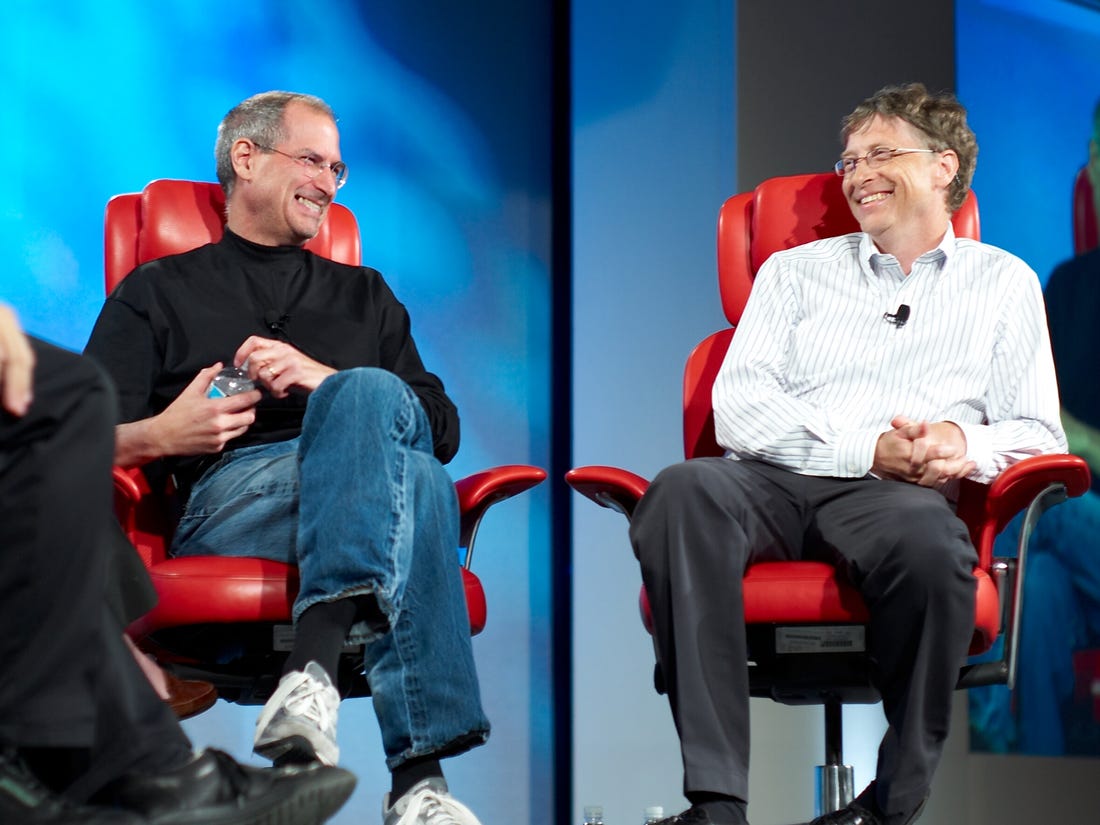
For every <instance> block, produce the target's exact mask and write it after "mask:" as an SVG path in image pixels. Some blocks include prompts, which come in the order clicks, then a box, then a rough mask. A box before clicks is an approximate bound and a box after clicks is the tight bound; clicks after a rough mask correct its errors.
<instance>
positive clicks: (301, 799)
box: [148, 768, 356, 825]
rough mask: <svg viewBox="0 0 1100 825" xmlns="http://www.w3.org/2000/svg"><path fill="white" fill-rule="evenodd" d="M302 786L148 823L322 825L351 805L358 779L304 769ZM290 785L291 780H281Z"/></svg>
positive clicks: (333, 771) (327, 770) (336, 771)
mask: <svg viewBox="0 0 1100 825" xmlns="http://www.w3.org/2000/svg"><path fill="white" fill-rule="evenodd" d="M297 778H298V779H300V780H301V781H300V782H297V783H295V785H294V786H293V787H286V788H283V790H284V793H283V794H282V795H276V794H275V793H268V794H267V795H266V796H264V797H259V798H256V799H251V800H248V801H247V802H245V803H244V804H243V805H239V804H238V803H236V802H234V803H232V804H229V805H219V806H216V807H209V808H195V809H191V810H188V811H173V812H171V813H170V814H167V815H165V816H161V817H154V818H151V819H149V820H148V823H149V825H320V824H321V823H322V822H325V821H326V820H327V819H328V818H329V817H331V816H332V815H333V814H334V813H336V812H337V811H338V810H340V808H341V807H342V806H343V804H344V803H345V802H347V801H348V797H350V796H351V794H352V791H354V790H355V784H356V780H355V775H354V774H353V773H351V772H350V771H346V770H344V769H343V768H323V769H321V768H303V769H302V770H301V773H300V774H298V775H297ZM281 781H282V782H284V783H289V781H290V780H289V778H283V779H282V780H281Z"/></svg>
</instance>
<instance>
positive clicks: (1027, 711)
mask: <svg viewBox="0 0 1100 825" xmlns="http://www.w3.org/2000/svg"><path fill="white" fill-rule="evenodd" d="M956 9H957V31H958V64H957V65H958V92H959V97H960V98H961V99H962V100H963V101H964V102H965V103H966V105H967V106H968V108H969V110H970V121H971V124H972V125H973V127H974V130H975V132H977V135H978V142H979V146H980V151H979V155H978V171H977V173H976V175H975V178H974V189H975V191H976V192H977V193H978V200H979V203H980V204H981V213H982V239H983V240H985V241H988V242H989V243H993V244H996V245H997V246H1001V247H1004V248H1005V249H1008V250H1010V251H1012V252H1014V253H1016V254H1017V255H1019V256H1020V257H1021V258H1023V259H1024V260H1025V261H1027V262H1028V263H1029V264H1030V265H1031V266H1032V267H1033V268H1034V269H1035V271H1036V272H1037V273H1038V275H1039V277H1040V279H1042V281H1043V282H1044V283H1046V281H1047V279H1048V278H1049V277H1050V273H1051V270H1052V269H1053V268H1054V267H1055V266H1056V265H1057V264H1058V263H1059V262H1061V261H1064V260H1066V259H1067V258H1070V257H1072V255H1073V241H1072V224H1071V220H1070V215H1071V211H1070V209H1071V191H1072V185H1073V179H1074V176H1075V175H1076V174H1077V170H1078V169H1080V168H1081V167H1082V166H1083V165H1084V164H1085V161H1086V160H1087V159H1088V140H1089V137H1090V135H1091V134H1092V128H1093V124H1092V113H1093V108H1094V107H1095V106H1096V104H1097V102H1098V101H1100V3H1096V2H1094V1H1093V0H1072V1H1071V0H1042V2H1034V0H958V2H957V6H956ZM1063 334H1064V333H1063ZM1084 334H1085V333H1084V332H1082V335H1084ZM1088 340H1091V339H1088ZM1093 355H1094V356H1095V353H1093ZM1090 418H1095V413H1093V414H1092V415H1091V416H1090ZM1070 446H1071V449H1072V448H1073V444H1072V443H1071V445H1070ZM1098 469H1100V468H1095V467H1094V468H1093V472H1094V474H1095V473H1096V472H1097V470H1098ZM1096 495H1097V493H1095V492H1090V493H1086V494H1085V497H1084V498H1082V499H1078V500H1073V501H1070V502H1068V503H1066V504H1063V505H1061V506H1060V507H1058V508H1056V509H1055V510H1053V511H1050V512H1048V513H1047V514H1046V515H1045V516H1044V517H1043V519H1042V520H1041V521H1040V524H1039V528H1038V530H1037V531H1036V534H1035V540H1034V541H1033V542H1032V545H1031V553H1032V555H1030V556H1029V563H1028V565H1027V573H1028V581H1029V586H1028V588H1027V590H1026V593H1027V595H1028V598H1027V599H1025V601H1024V605H1023V610H1024V619H1023V623H1022V624H1023V628H1022V631H1023V632H1022V634H1021V640H1020V641H1021V660H1020V682H1019V684H1018V686H1017V690H1016V691H1015V693H1012V694H1010V693H1009V691H1008V690H1007V689H1005V688H1003V687H994V688H984V689H981V690H975V691H971V692H970V734H971V747H972V749H974V750H977V751H986V752H996V753H1023V754H1031V755H1043V756H1054V755H1059V754H1071V755H1075V756H1100V702H1097V699H1096V695H1095V690H1096V686H1098V685H1100V675H1097V674H1096V673H1095V672H1094V668H1095V664H1093V663H1095V662H1097V661H1100V602H1098V601H1097V598H1098V594H1097V592H1096V583H1095V576H1093V577H1092V578H1093V580H1092V581H1090V579H1089V578H1088V577H1087V576H1082V575H1079V573H1078V572H1077V571H1082V570H1083V571H1094V570H1095V563H1094V562H1088V561H1086V560H1087V559H1090V558H1091V559H1095V558H1096V554H1097V552H1098V550H1100V537H1098V536H1097V533H1096V530H1095V519H1096V516H1095V515H1093V514H1094V513H1095V512H1098V511H1100V505H1097V504H1096V501H1097V499H1096V498H1095V496H1096ZM1015 538H1016V532H1015V530H1014V529H1013V528H1010V529H1009V530H1007V531H1006V532H1005V534H1003V535H1002V536H1001V537H1000V538H999V539H998V541H997V545H996V550H995V552H996V554H997V555H1006V556H1007V555H1014V554H1015ZM1052 611H1053V612H1052ZM998 650H999V648H998Z"/></svg>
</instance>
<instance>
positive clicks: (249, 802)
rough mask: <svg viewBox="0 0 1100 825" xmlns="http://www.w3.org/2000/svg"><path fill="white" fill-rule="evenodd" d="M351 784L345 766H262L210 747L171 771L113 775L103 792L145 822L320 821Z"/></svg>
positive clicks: (297, 824) (240, 824) (298, 824)
mask: <svg viewBox="0 0 1100 825" xmlns="http://www.w3.org/2000/svg"><path fill="white" fill-rule="evenodd" d="M354 789H355V776H354V775H353V774H352V773H351V772H350V771H346V770H344V769H343V768H335V767H327V766H323V765H317V764H314V765H309V766H294V767H287V768H266V769H260V768H253V767H249V766H247V765H241V764H239V763H238V762H236V761H235V760H234V759H233V758H232V757H231V756H229V755H228V754H226V753H223V752H221V751H219V750H214V749H209V750H206V751H203V752H202V753H201V754H199V755H198V756H196V757H195V758H193V759H192V760H191V761H190V762H188V763H187V764H186V765H184V766H183V767H181V768H177V769H175V770H174V771H170V772H168V773H165V774H158V775H153V776H137V775H135V776H127V777H124V778H122V779H120V780H117V781H115V782H113V783H112V784H111V785H110V786H108V788H107V789H105V791H104V793H103V794H101V797H102V798H106V799H107V800H109V801H110V802H112V803H113V804H115V805H117V806H119V807H121V808H126V809H128V810H131V811H134V812H136V813H138V814H140V815H141V816H142V817H144V818H145V820H146V821H147V822H148V823H149V825H183V823H187V825H319V823H321V822H324V821H325V820H326V819H328V818H329V817H330V816H332V815H333V814H334V813H336V811H338V810H339V809H340V806H341V805H343V804H344V802H346V801H347V798H348V797H349V796H351V792H352V791H353V790H354Z"/></svg>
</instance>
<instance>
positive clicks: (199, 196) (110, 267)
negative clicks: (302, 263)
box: [103, 179, 362, 293]
mask: <svg viewBox="0 0 1100 825" xmlns="http://www.w3.org/2000/svg"><path fill="white" fill-rule="evenodd" d="M224 229H225V193H224V192H222V188H221V186H219V185H218V184H216V183H206V182H200V181H188V180H167V179H166V180H155V181H152V182H151V183H149V184H148V185H147V186H146V187H145V188H144V189H143V190H142V191H141V192H135V193H129V194H125V195H116V196H115V197H113V198H111V200H110V201H108V202H107V212H106V215H105V218H104V248H103V253H104V280H105V286H106V289H107V292H108V293H110V292H111V290H113V289H114V288H115V287H116V286H117V285H118V283H119V281H121V280H122V279H123V278H125V277H126V276H127V275H128V274H129V273H130V271H131V270H132V269H133V268H134V267H135V266H137V265H138V264H143V263H145V262H147V261H152V260H155V259H157V258H163V257H164V256H165V255H174V254H176V253H179V252H187V251H188V250H191V249H195V248H196V247H199V246H202V245H203V244H206V243H211V242H213V241H217V240H218V239H220V238H221V236H222V232H223V231H224ZM306 249H310V250H312V251H313V252H315V253H317V254H318V255H321V256H323V257H325V258H330V259H331V260H334V261H339V262H340V263H346V264H353V265H358V264H359V263H360V262H361V260H362V250H361V245H360V240H359V225H358V223H357V222H356V220H355V216H354V215H353V214H352V213H351V211H350V210H349V209H348V208H347V207H345V206H343V205H342V204H338V203H334V204H332V205H330V206H329V211H328V217H327V218H326V219H325V222H324V224H323V225H322V226H321V231H320V232H319V233H317V237H315V238H313V239H312V240H310V241H309V243H307V244H306Z"/></svg>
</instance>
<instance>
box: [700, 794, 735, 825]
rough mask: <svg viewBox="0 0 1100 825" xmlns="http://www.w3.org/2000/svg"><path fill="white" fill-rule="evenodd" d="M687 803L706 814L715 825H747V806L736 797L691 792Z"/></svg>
mask: <svg viewBox="0 0 1100 825" xmlns="http://www.w3.org/2000/svg"><path fill="white" fill-rule="evenodd" d="M687 798H688V802H690V803H691V804H692V805H693V806H695V807H697V808H702V809H703V810H704V811H706V812H707V816H709V817H710V821H711V822H713V823H715V825H748V821H749V817H748V804H747V803H746V802H745V800H743V799H738V798H737V797H736V796H728V795H726V794H721V793H711V792H709V791H692V792H690V793H688V794H687Z"/></svg>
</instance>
